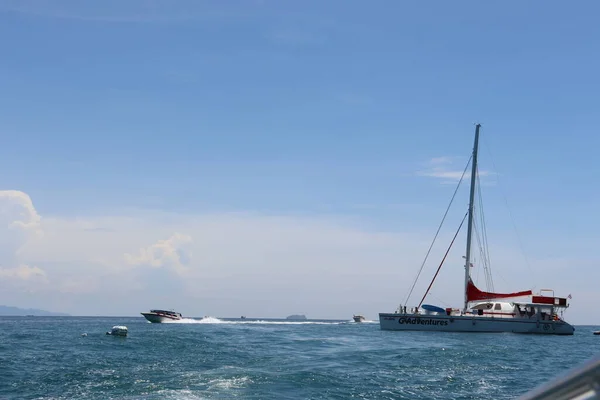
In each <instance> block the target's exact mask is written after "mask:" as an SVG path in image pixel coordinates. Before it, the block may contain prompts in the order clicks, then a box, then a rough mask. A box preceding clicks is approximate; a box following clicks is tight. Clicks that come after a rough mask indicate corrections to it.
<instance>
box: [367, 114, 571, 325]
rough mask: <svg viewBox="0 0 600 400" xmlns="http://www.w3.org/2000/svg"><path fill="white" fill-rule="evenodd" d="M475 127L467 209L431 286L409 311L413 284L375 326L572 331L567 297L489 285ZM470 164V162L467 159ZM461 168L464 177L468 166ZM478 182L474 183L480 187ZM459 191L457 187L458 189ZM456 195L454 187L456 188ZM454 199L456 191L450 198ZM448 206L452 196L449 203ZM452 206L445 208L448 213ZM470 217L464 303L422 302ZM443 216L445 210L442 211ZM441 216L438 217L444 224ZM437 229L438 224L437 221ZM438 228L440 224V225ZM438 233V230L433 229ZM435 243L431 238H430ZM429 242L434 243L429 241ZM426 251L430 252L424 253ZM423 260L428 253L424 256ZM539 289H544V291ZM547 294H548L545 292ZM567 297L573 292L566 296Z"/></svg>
mask: <svg viewBox="0 0 600 400" xmlns="http://www.w3.org/2000/svg"><path fill="white" fill-rule="evenodd" d="M479 128H480V125H479V124H477V126H476V129H475V143H474V146H473V154H472V157H471V160H470V162H471V188H470V196H469V209H468V211H467V213H466V214H465V216H464V217H463V220H462V222H461V223H460V226H459V227H458V230H457V231H456V234H455V235H454V238H453V239H452V242H451V243H450V246H449V247H448V249H447V250H446V254H445V255H444V258H443V259H442V262H441V263H440V265H439V267H438V269H437V272H436V273H435V275H434V276H433V279H432V281H431V283H430V284H429V287H428V288H427V290H426V291H425V294H424V296H423V298H422V299H421V301H420V302H419V304H418V305H417V306H416V307H413V308H411V309H409V310H408V312H407V309H406V305H407V302H408V299H410V295H411V294H412V289H411V290H410V292H409V294H408V297H407V301H406V302H405V303H404V305H401V306H400V307H399V308H398V309H397V310H396V312H394V313H380V314H379V325H380V327H381V329H383V330H393V331H446V332H516V333H540V334H550V335H572V334H573V332H574V331H575V328H574V327H573V326H572V325H570V324H568V323H567V322H566V321H565V320H563V318H562V317H563V313H564V311H565V310H566V309H567V307H569V305H568V304H567V298H565V297H555V296H554V291H552V290H549V289H544V290H541V291H540V293H539V294H537V295H534V294H533V292H532V291H531V290H524V291H520V292H514V293H496V292H495V290H494V288H493V280H492V277H491V272H490V271H491V268H490V261H489V252H488V251H487V234H486V233H485V222H484V220H483V208H482V207H483V203H482V201H481V191H480V190H478V191H477V195H478V196H477V200H478V202H477V204H475V200H476V198H475V194H476V191H475V187H476V183H478V181H479V180H478V169H477V151H478V143H479ZM467 167H468V164H467ZM467 167H465V170H464V172H463V176H462V177H461V179H460V181H461V182H462V179H463V177H464V176H465V173H466V171H467ZM459 185H460V182H459ZM479 186H480V185H478V187H479ZM457 190H458V188H457ZM455 194H456V191H455ZM452 200H454V196H453V197H452ZM450 205H452V201H451V202H450ZM475 207H477V208H478V214H479V215H478V217H479V218H478V219H477V224H476V223H475V219H474V213H475ZM449 209H450V206H448V209H447V210H446V213H447V212H448V210H449ZM467 217H468V225H467V243H466V255H465V257H463V258H465V259H466V262H465V265H464V269H465V280H464V282H465V286H464V304H463V307H462V308H441V307H437V306H432V305H427V304H423V301H424V300H425V298H426V297H427V295H428V294H429V290H430V289H431V287H432V285H433V283H434V282H435V278H436V277H437V275H438V272H439V271H440V268H441V267H442V265H443V263H444V261H445V259H446V256H447V255H448V253H449V251H450V248H451V247H452V244H453V243H454V240H455V239H456V237H457V236H458V233H459V232H460V229H461V227H462V225H463V223H464V222H465V219H466V218H467ZM444 219H445V215H444ZM443 221H444V220H442V223H443ZM440 228H441V224H440ZM438 232H439V229H438ZM474 235H475V236H476V238H477V243H479V246H480V249H479V250H480V257H481V264H482V266H483V273H482V275H485V280H486V284H487V287H488V289H487V290H488V291H482V290H480V289H479V288H477V286H475V284H474V283H473V280H472V279H471V269H473V268H475V266H474V265H473V264H472V262H471V260H472V258H473V254H472V248H471V242H472V237H473V236H474ZM436 237H437V234H436ZM434 243H435V239H434ZM434 243H432V244H431V247H433V244H434ZM431 247H430V249H429V250H431ZM427 255H429V252H428V253H427ZM425 261H427V256H426V257H425ZM425 261H424V262H423V265H422V266H421V270H420V271H419V274H417V278H416V279H415V281H414V283H413V285H412V288H414V287H415V284H416V282H417V279H418V278H419V275H420V273H421V271H422V269H423V266H424V265H425ZM541 292H546V293H547V294H546V295H542V293H541ZM548 294H549V295H548ZM568 298H569V299H570V298H571V295H569V296H568Z"/></svg>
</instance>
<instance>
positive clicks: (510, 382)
mask: <svg viewBox="0 0 600 400" xmlns="http://www.w3.org/2000/svg"><path fill="white" fill-rule="evenodd" d="M113 325H125V326H127V327H128V328H129V336H128V337H126V338H121V337H115V336H107V335H106V334H105V332H106V331H108V330H110V328H111V327H112V326H113ZM598 329H599V328H598V327H592V326H577V327H576V332H575V335H574V336H565V337H558V336H541V335H518V334H509V333H507V334H477V333H444V332H389V331H381V330H380V329H379V323H378V322H375V321H371V322H366V323H362V324H357V323H354V322H350V321H310V320H309V321H305V322H289V321H285V320H251V319H248V320H227V319H217V318H208V319H207V320H204V321H199V322H198V321H194V320H191V319H186V320H183V321H181V322H180V323H168V324H150V323H148V322H147V321H146V320H145V319H144V318H143V317H141V316H140V317H132V318H123V317H0V378H1V379H0V399H3V400H4V399H9V400H12V399H233V398H236V399H352V398H356V399H513V398H515V397H517V396H519V395H520V394H523V393H525V392H527V391H528V390H530V389H532V388H534V387H535V386H537V385H539V384H542V383H545V382H546V381H548V380H550V379H552V378H553V377H555V376H557V375H560V374H561V373H564V372H565V371H566V370H567V369H569V368H571V367H574V366H577V365H579V364H581V363H582V362H584V361H586V360H588V359H590V358H592V357H593V356H595V355H596V354H597V353H598V351H599V350H600V337H598V336H593V335H592V331H594V330H598ZM82 333H87V336H82Z"/></svg>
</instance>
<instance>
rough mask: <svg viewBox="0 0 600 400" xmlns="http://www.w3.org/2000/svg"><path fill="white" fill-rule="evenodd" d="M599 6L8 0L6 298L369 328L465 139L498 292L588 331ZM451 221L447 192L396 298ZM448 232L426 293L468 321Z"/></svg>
mask: <svg viewBox="0 0 600 400" xmlns="http://www.w3.org/2000/svg"><path fill="white" fill-rule="evenodd" d="M599 12H600V5H599V4H597V2H594V1H581V2H577V3H576V4H569V5H568V6H567V5H565V3H564V2H559V1H532V2H526V3H524V2H518V1H508V2H502V3H501V4H500V3H497V4H491V3H489V2H480V1H463V2H459V3H457V2H445V1H434V2H426V3H425V2H397V1H380V2H376V3H366V2H359V1H346V0H344V1H341V0H340V1H338V0H332V1H328V2H321V1H303V2H293V1H270V0H256V1H251V0H247V1H229V2H221V1H191V0H190V1H185V0H182V1H178V2H170V1H150V0H147V1H138V0H131V1H128V2H122V1H110V0H107V1H103V2H95V1H30V0H18V1H17V0H15V1H11V0H0V38H1V39H0V54H1V55H2V56H1V57H0V93H2V95H1V96H0V138H1V139H2V140H1V142H0V171H1V172H0V304H5V305H12V306H19V307H33V308H41V309H47V310H51V311H59V312H67V313H70V314H73V315H115V316H116V315H139V314H138V313H139V312H142V311H146V310H148V309H150V308H168V309H175V310H177V311H179V312H181V313H183V314H184V315H189V316H203V315H212V316H217V317H237V316H240V315H246V316H248V317H285V316H286V315H289V314H294V313H302V314H306V315H307V316H308V317H309V318H340V319H345V318H348V319H349V318H350V317H351V316H352V315H353V314H356V313H362V314H364V315H365V316H366V317H367V318H368V319H377V313H379V312H391V311H394V310H395V309H396V307H397V306H398V304H399V303H401V302H404V301H405V299H406V295H407V293H408V291H409V289H410V287H411V285H412V283H413V280H414V278H415V276H416V274H417V271H418V270H419V267H420V265H421V263H422V262H423V258H424V257H425V254H426V252H427V249H428V247H429V245H430V243H431V240H432V239H433V236H434V234H435V232H436V229H437V227H438V224H439V222H440V220H441V218H442V216H443V214H444V211H445V209H446V206H447V205H448V202H449V201H450V198H451V196H452V194H453V191H454V189H455V186H456V183H457V181H458V180H457V178H458V177H459V176H460V173H461V172H462V170H463V168H464V167H465V165H466V163H467V161H468V159H469V156H470V152H471V150H472V146H473V135H474V124H475V123H481V124H482V128H481V146H480V163H479V169H480V179H481V191H482V196H483V204H484V210H485V213H484V214H485V218H486V226H487V234H488V242H489V249H490V256H491V265H492V273H493V276H494V287H495V289H496V290H497V291H517V290H523V289H530V288H531V289H533V290H534V291H537V290H540V289H545V288H552V289H554V290H555V293H556V294H557V295H560V296H567V295H568V294H571V295H572V300H571V306H570V308H569V309H568V310H567V312H566V314H565V317H566V319H567V320H569V321H571V322H573V323H576V324H600V309H598V308H597V307H595V305H596V304H598V302H599V301H600V292H598V290H597V282H598V281H599V280H600V273H599V272H598V265H599V263H600V256H599V255H598V254H597V251H596V249H597V244H598V243H600V233H598V228H597V227H598V226H599V225H600V216H599V213H598V212H597V204H599V203H600V189H599V186H598V185H597V180H598V175H599V173H600V167H599V166H598V163H597V154H598V148H600V135H598V133H597V131H598V130H597V123H598V121H597V117H598V109H599V108H598V105H599V104H598V93H600V79H599V77H598V71H600V51H599V48H598V43H599V42H600V26H599V25H598V24H597V18H596V16H597V15H598V13H599ZM467 205H468V185H461V189H460V190H459V192H458V194H457V197H456V200H455V202H454V204H453V207H452V208H451V210H450V212H449V214H448V218H447V220H446V223H445V224H444V227H443V228H442V230H441V233H440V237H439V239H438V241H437V242H436V245H435V247H434V250H433V251H432V254H431V256H430V258H429V259H428V262H427V263H426V264H425V267H424V270H423V273H422V275H421V277H420V279H419V281H418V282H417V285H416V288H415V291H414V293H413V295H412V297H411V298H410V299H409V303H408V305H409V306H410V305H414V304H416V303H418V301H419V300H420V297H421V296H422V295H423V293H424V290H425V288H426V287H427V285H428V284H429V281H430V279H431V277H432V276H433V274H434V273H435V269H436V268H437V266H438V264H439V262H440V260H441V258H442V256H443V253H444V252H445V250H446V247H447V246H448V244H449V242H450V240H451V238H452V236H453V234H454V232H455V230H456V228H457V227H458V225H459V223H460V221H461V219H462V217H463V215H464V213H465V212H466V209H467ZM464 233H465V229H463V230H462V231H461V234H460V236H459V237H458V239H457V241H456V243H455V245H454V246H453V248H452V250H451V252H450V253H449V255H448V258H447V261H446V263H445V264H444V266H443V268H442V272H441V273H440V275H439V277H438V279H437V280H436V283H435V284H434V286H433V288H432V292H431V295H430V296H429V297H428V298H427V301H426V302H428V303H431V304H436V305H441V306H454V307H461V305H462V298H463V286H462V285H463V273H464V272H463V271H464V270H463V262H464V261H463V260H462V256H463V255H464V253H465V250H464V246H465V234H464ZM478 261H479V260H478V259H477V257H476V259H475V267H474V268H473V276H474V279H475V280H476V281H477V283H478V285H480V286H481V287H482V288H483V289H485V285H484V283H485V281H484V279H483V272H482V266H481V263H478ZM480 272H481V274H480Z"/></svg>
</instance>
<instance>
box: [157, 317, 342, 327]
mask: <svg viewBox="0 0 600 400" xmlns="http://www.w3.org/2000/svg"><path fill="white" fill-rule="evenodd" d="M342 323H345V322H325V321H265V320H262V319H257V320H252V321H247V320H246V321H226V320H222V319H219V318H215V317H204V318H201V319H194V318H183V319H179V320H175V321H164V322H163V324H228V325H339V324H342Z"/></svg>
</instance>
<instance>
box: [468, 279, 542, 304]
mask: <svg viewBox="0 0 600 400" xmlns="http://www.w3.org/2000/svg"><path fill="white" fill-rule="evenodd" d="M531 295H532V292H531V290H524V291H522V292H515V293H491V292H484V291H481V290H479V289H478V288H477V286H475V284H474V283H473V281H472V280H471V278H469V284H468V285H467V301H478V300H489V299H503V298H506V297H519V296H531Z"/></svg>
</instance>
